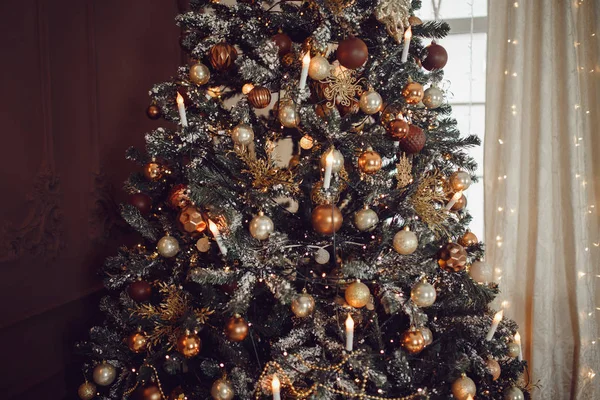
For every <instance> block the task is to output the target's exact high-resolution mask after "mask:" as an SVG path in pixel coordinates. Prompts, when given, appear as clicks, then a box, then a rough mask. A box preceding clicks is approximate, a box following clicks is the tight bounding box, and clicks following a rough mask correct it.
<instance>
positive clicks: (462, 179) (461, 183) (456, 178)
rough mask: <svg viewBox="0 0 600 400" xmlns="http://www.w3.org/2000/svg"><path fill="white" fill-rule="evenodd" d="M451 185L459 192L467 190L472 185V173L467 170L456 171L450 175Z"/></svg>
mask: <svg viewBox="0 0 600 400" xmlns="http://www.w3.org/2000/svg"><path fill="white" fill-rule="evenodd" d="M450 185H452V188H453V189H454V190H456V191H457V192H458V191H459V190H467V189H468V188H469V186H471V175H469V174H468V173H467V172H465V171H456V172H455V173H453V174H452V175H450Z"/></svg>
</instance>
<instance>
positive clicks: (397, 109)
mask: <svg viewBox="0 0 600 400" xmlns="http://www.w3.org/2000/svg"><path fill="white" fill-rule="evenodd" d="M400 118H402V105H401V104H398V103H392V104H387V105H386V106H385V107H383V110H382V111H381V125H383V126H384V127H385V128H388V126H389V124H390V123H391V122H392V121H395V120H397V119H400Z"/></svg>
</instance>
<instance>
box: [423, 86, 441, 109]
mask: <svg viewBox="0 0 600 400" xmlns="http://www.w3.org/2000/svg"><path fill="white" fill-rule="evenodd" d="M422 101H423V104H424V105H425V107H427V108H428V109H430V110H433V109H436V108H438V107H439V106H441V105H442V103H444V92H442V90H441V89H440V88H438V87H437V86H431V87H429V88H427V89H426V90H425V92H423V100H422Z"/></svg>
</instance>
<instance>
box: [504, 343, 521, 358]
mask: <svg viewBox="0 0 600 400" xmlns="http://www.w3.org/2000/svg"><path fill="white" fill-rule="evenodd" d="M507 354H508V356H509V357H511V358H517V357H518V356H519V354H521V347H520V346H519V344H518V343H515V342H510V343H509V344H508V352H507Z"/></svg>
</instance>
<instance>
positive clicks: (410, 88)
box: [402, 81, 425, 104]
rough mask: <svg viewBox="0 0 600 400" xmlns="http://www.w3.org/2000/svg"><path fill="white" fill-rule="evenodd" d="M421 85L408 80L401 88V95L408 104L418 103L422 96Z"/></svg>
mask: <svg viewBox="0 0 600 400" xmlns="http://www.w3.org/2000/svg"><path fill="white" fill-rule="evenodd" d="M424 94H425V93H424V92H423V85H421V84H420V83H418V82H413V81H410V82H408V83H407V84H406V86H404V89H402V96H404V99H405V100H406V103H408V104H419V103H420V102H421V100H423V96H424Z"/></svg>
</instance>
